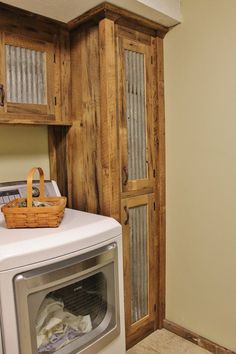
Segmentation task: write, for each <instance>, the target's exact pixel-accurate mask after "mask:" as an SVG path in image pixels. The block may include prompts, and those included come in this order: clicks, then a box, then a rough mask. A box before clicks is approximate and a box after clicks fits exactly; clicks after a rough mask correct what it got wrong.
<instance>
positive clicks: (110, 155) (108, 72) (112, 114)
mask: <svg viewBox="0 0 236 354" xmlns="http://www.w3.org/2000/svg"><path fill="white" fill-rule="evenodd" d="M99 47H100V77H101V82H100V90H101V117H102V120H101V165H102V166H101V167H102V199H101V212H102V213H103V214H105V215H110V216H113V217H114V218H116V219H117V220H120V176H119V173H118V171H119V141H118V126H117V124H118V123H117V108H116V106H117V93H116V91H117V89H116V57H115V55H116V48H115V25H114V22H113V21H111V20H109V19H106V18H105V19H103V20H101V21H100V23H99Z"/></svg>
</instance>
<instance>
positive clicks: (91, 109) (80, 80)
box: [68, 27, 101, 213]
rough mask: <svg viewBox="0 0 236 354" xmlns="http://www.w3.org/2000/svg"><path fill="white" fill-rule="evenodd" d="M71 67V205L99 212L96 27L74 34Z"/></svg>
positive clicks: (99, 164) (69, 140)
mask: <svg viewBox="0 0 236 354" xmlns="http://www.w3.org/2000/svg"><path fill="white" fill-rule="evenodd" d="M71 68H72V72H73V75H72V121H73V127H72V128H71V129H70V132H69V135H68V144H69V192H70V193H69V194H70V205H71V206H72V207H73V208H76V209H80V210H85V211H90V212H94V213H99V212H100V211H101V207H100V203H101V178H100V174H101V167H100V166H101V162H100V160H101V157H100V72H99V46H98V28H97V27H91V28H89V29H84V30H83V31H80V32H77V33H74V34H73V35H72V40H71Z"/></svg>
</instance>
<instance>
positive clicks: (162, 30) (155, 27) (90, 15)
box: [67, 2, 169, 38]
mask: <svg viewBox="0 0 236 354" xmlns="http://www.w3.org/2000/svg"><path fill="white" fill-rule="evenodd" d="M103 18H108V19H110V20H112V21H114V22H115V23H117V24H123V25H125V24H127V25H129V26H130V25H131V24H132V25H133V26H135V27H136V28H139V29H143V30H144V31H145V32H152V34H153V35H156V36H158V37H162V38H163V37H164V36H165V34H166V33H167V32H168V30H169V29H168V27H165V26H163V25H160V24H158V23H156V22H154V21H152V20H149V19H147V18H145V17H143V16H140V15H137V14H135V13H133V12H130V11H128V10H125V9H123V8H121V7H118V6H115V5H113V4H111V3H109V2H103V3H101V4H100V5H98V6H96V7H94V8H93V9H91V10H89V11H87V12H85V13H84V14H83V15H81V16H78V17H76V18H75V19H74V20H71V21H70V22H68V24H67V25H68V28H69V30H70V31H74V30H76V29H77V28H79V27H80V26H82V25H85V24H97V23H98V22H99V21H100V20H102V19H103Z"/></svg>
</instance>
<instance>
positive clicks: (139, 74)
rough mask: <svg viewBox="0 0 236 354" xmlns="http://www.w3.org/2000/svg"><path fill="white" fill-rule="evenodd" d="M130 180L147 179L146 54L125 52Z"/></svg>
mask: <svg viewBox="0 0 236 354" xmlns="http://www.w3.org/2000/svg"><path fill="white" fill-rule="evenodd" d="M125 76H126V106H127V111H126V117H127V130H128V131H127V135H128V175H129V180H136V179H144V178H147V166H146V119H145V103H146V100H145V72H144V54H142V53H137V52H133V51H131V50H127V49H126V50H125Z"/></svg>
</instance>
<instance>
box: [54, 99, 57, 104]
mask: <svg viewBox="0 0 236 354" xmlns="http://www.w3.org/2000/svg"><path fill="white" fill-rule="evenodd" d="M54 105H55V106H56V105H57V98H56V97H54Z"/></svg>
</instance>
